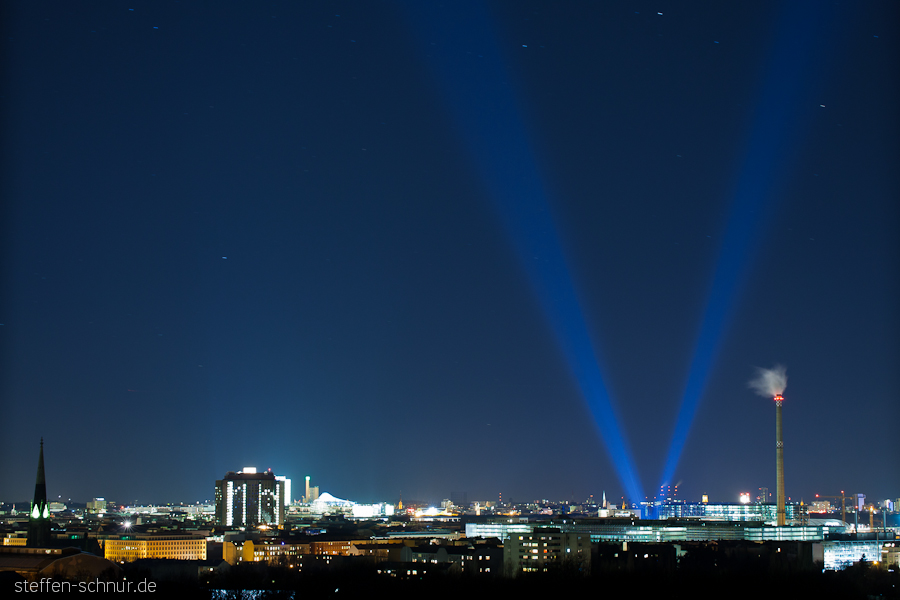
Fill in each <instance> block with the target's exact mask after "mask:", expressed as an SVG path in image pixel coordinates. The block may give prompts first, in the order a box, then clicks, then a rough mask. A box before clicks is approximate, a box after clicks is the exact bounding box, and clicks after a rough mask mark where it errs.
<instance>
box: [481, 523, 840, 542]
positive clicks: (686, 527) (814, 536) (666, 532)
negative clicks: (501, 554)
mask: <svg viewBox="0 0 900 600" xmlns="http://www.w3.org/2000/svg"><path fill="white" fill-rule="evenodd" d="M546 528H551V529H552V530H553V531H560V532H562V533H581V534H586V535H588V536H590V541H591V542H623V541H624V542H678V541H695V542H708V541H714V540H747V541H752V542H763V541H819V540H823V539H825V537H826V536H827V535H828V534H829V533H833V532H843V531H844V526H843V525H837V526H830V525H809V526H786V527H770V526H766V525H762V524H760V523H759V522H740V521H700V520H697V519H683V520H675V519H673V520H669V521H646V520H640V519H585V520H583V521H572V520H566V521H564V522H562V523H557V522H551V523H505V522H493V523H466V537H470V538H476V537H481V538H488V537H496V538H499V539H500V540H501V541H503V542H504V543H506V541H507V540H509V539H512V538H514V537H517V536H520V535H523V533H524V534H536V533H537V532H538V531H540V530H542V529H546Z"/></svg>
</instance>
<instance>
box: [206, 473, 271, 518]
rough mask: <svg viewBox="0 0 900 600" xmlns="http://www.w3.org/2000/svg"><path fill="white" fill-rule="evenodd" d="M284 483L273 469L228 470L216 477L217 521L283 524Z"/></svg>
mask: <svg viewBox="0 0 900 600" xmlns="http://www.w3.org/2000/svg"><path fill="white" fill-rule="evenodd" d="M285 483H286V482H284V481H279V480H278V479H276V477H275V474H274V473H272V472H271V471H266V472H264V473H257V472H256V469H255V468H251V467H245V468H244V470H243V471H240V472H238V473H234V472H232V471H229V472H228V473H226V474H225V478H224V479H220V480H218V481H216V522H217V523H218V524H219V525H225V526H226V527H247V526H255V525H276V526H280V525H283V524H284V507H285Z"/></svg>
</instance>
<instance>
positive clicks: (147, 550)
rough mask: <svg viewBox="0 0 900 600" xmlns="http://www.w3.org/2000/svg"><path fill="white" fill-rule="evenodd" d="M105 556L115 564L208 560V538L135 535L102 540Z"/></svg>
mask: <svg viewBox="0 0 900 600" xmlns="http://www.w3.org/2000/svg"><path fill="white" fill-rule="evenodd" d="M102 544H103V556H104V558H106V559H107V560H111V561H115V562H131V561H135V560H138V559H141V558H170V559H178V560H206V538H202V537H185V536H179V535H152V534H146V535H144V534H135V535H123V536H120V537H119V539H106V540H102Z"/></svg>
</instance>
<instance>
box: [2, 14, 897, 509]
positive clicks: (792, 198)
mask: <svg viewBox="0 0 900 600" xmlns="http://www.w3.org/2000/svg"><path fill="white" fill-rule="evenodd" d="M488 7H489V15H490V21H489V23H490V24H491V29H490V32H491V33H492V34H493V36H494V38H493V40H492V42H493V44H495V47H496V52H497V55H496V56H494V57H492V58H493V59H494V60H497V61H498V63H499V64H501V65H502V66H503V68H504V69H505V77H506V79H505V80H504V81H489V82H487V84H484V83H482V82H475V83H472V84H471V85H470V86H468V87H463V88H462V89H459V86H457V88H456V89H454V90H453V93H448V90H447V79H446V77H445V74H444V72H442V70H441V69H440V68H439V65H438V63H439V62H440V56H442V54H441V53H443V55H444V56H459V57H471V56H477V55H478V53H479V52H483V49H482V48H483V47H486V46H484V44H482V43H481V42H482V41H483V40H479V39H476V38H475V37H474V34H473V33H472V32H471V31H469V30H467V29H466V26H465V23H467V22H469V21H470V17H469V16H468V15H466V14H465V13H464V12H460V13H457V14H455V15H454V16H455V18H456V19H458V20H459V21H460V23H462V25H460V26H459V30H458V35H457V34H456V30H455V29H454V30H451V31H450V32H449V34H448V31H446V30H445V31H438V30H432V29H430V26H429V25H428V23H427V22H425V21H422V20H421V19H420V18H419V16H417V15H416V14H412V13H413V12H414V11H410V10H408V7H404V5H403V4H400V3H372V2H304V3H294V2H270V3H266V4H264V5H261V4H257V3H250V4H247V3H237V2H225V3H217V4H215V5H212V4H200V3H195V2H187V1H181V2H166V3H136V4H119V5H115V4H113V3H87V4H83V5H80V6H78V7H73V6H72V5H71V4H68V3H62V2H47V3H17V5H16V6H11V7H7V8H6V9H5V11H6V12H5V14H4V15H3V18H2V19H0V29H2V33H3V37H2V39H3V60H4V64H3V73H4V76H3V80H2V83H3V97H2V114H3V123H2V131H3V136H2V142H3V147H2V149H3V159H2V174H0V175H2V195H3V200H4V201H3V208H2V211H3V212H2V215H0V216H2V224H3V225H2V226H3V229H2V244H3V245H2V260H3V262H2V280H0V281H2V294H0V323H2V324H3V325H2V326H0V340H2V346H0V350H2V357H0V360H2V363H0V366H2V376H0V393H2V396H0V402H2V405H0V410H2V413H0V414H2V421H0V453H2V461H0V500H2V501H12V500H25V499H27V498H28V497H29V494H30V492H31V490H32V486H33V481H34V472H35V467H36V461H37V450H38V441H39V439H40V437H41V436H44V438H45V444H46V467H47V487H48V493H50V494H51V495H53V496H57V495H61V496H63V497H64V498H69V497H71V498H72V499H73V500H78V501H84V500H87V499H90V498H91V497H94V496H105V497H107V498H110V499H115V500H117V501H120V502H132V501H135V500H137V501H142V502H159V501H197V500H203V499H209V498H211V496H212V490H213V483H214V481H215V479H216V478H220V477H221V476H222V475H224V473H225V472H226V471H228V470H237V469H239V468H241V467H243V466H245V465H253V466H257V467H259V468H268V467H271V468H273V469H274V470H275V471H276V473H279V474H285V475H288V476H290V477H293V478H294V480H295V481H296V482H298V484H299V482H300V481H301V480H302V478H303V476H305V475H311V476H312V478H313V480H314V482H315V483H318V484H319V485H320V486H321V487H322V489H323V491H324V490H327V491H329V492H331V493H333V494H335V495H337V496H341V497H350V498H353V499H358V500H366V501H368V500H372V501H374V500H392V501H395V500H396V499H397V497H398V495H399V493H400V491H401V490H402V493H403V497H404V499H421V500H432V501H439V500H440V499H441V498H444V497H448V496H449V494H450V492H452V491H467V492H468V494H469V498H470V499H472V500H475V499H490V500H493V499H496V498H497V495H498V494H499V493H502V494H503V497H504V498H505V499H506V498H514V499H532V498H539V497H545V498H559V499H570V498H574V499H577V500H580V499H582V498H583V497H585V496H586V495H588V494H595V495H599V494H600V493H602V491H604V490H606V491H607V494H608V495H610V496H613V497H616V496H617V495H621V494H622V493H624V488H623V486H622V484H621V483H620V481H619V480H618V479H617V475H616V470H615V469H614V467H613V464H612V462H611V460H610V458H609V455H608V453H607V450H606V446H605V445H604V443H603V441H602V440H601V439H600V438H599V436H598V433H597V431H598V430H597V427H596V426H595V425H594V423H593V417H592V414H591V413H590V411H589V410H588V409H587V407H586V405H585V401H584V399H583V397H582V394H581V390H580V389H579V387H578V384H577V382H576V381H575V379H574V378H573V377H572V374H571V371H570V368H569V365H568V364H567V358H566V355H565V353H564V352H563V351H562V350H561V349H560V346H559V343H558V339H557V337H556V335H555V333H554V331H553V327H552V326H551V324H550V321H549V320H548V318H547V316H546V314H545V308H544V305H542V304H541V302H540V301H539V299H538V297H537V296H536V294H535V292H534V288H533V286H532V285H530V283H529V276H528V266H527V264H523V261H522V259H521V257H520V256H519V255H518V254H517V252H516V250H515V244H514V243H513V240H511V239H510V234H509V232H508V231H507V230H505V228H504V225H503V223H504V216H503V215H501V214H498V209H497V204H496V202H495V199H494V198H492V197H491V196H492V192H491V189H492V188H491V185H490V183H489V182H487V181H486V179H488V178H489V177H490V174H489V173H487V174H486V173H485V169H484V166H485V165H484V162H483V160H482V159H480V158H478V157H479V147H478V144H479V141H478V140H477V139H474V140H473V138H472V137H471V136H469V135H467V134H466V133H465V132H464V131H463V129H464V127H463V126H462V125H461V123H460V121H459V117H458V111H457V108H458V106H457V104H458V103H459V102H460V101H461V100H460V99H461V98H462V99H463V100H464V99H465V98H469V100H471V99H472V98H475V100H474V101H472V102H471V105H472V106H479V105H480V103H481V98H482V94H483V95H484V106H485V107H486V109H485V110H487V109H488V108H489V107H492V106H493V107H494V108H492V109H491V110H495V109H496V98H494V97H488V96H489V95H490V94H492V93H493V92H492V91H491V90H493V89H499V88H504V89H506V90H508V92H509V94H510V95H511V97H514V98H515V102H516V103H517V105H516V107H514V108H515V110H517V111H519V114H521V115H522V119H521V123H522V131H521V135H523V136H525V138H527V139H528V140H529V143H530V150H531V152H532V154H533V156H534V157H535V162H536V165H537V169H539V170H540V175H541V177H542V179H543V181H544V184H545V194H546V200H547V205H548V207H549V211H550V213H551V214H552V219H553V222H554V226H555V229H556V231H557V232H558V233H559V237H560V242H561V244H562V247H563V249H564V252H565V256H566V258H567V263H568V268H569V270H570V273H571V276H572V280H573V282H574V286H575V289H576V292H577V295H578V299H579V301H580V305H581V308H582V310H583V313H584V320H585V322H586V327H587V329H588V334H589V336H590V339H591V340H592V341H593V343H594V346H595V349H596V350H597V354H598V357H599V363H600V365H599V367H600V371H601V372H602V373H603V375H604V381H605V384H606V387H607V388H608V389H609V392H610V396H611V399H612V402H613V404H614V405H615V407H616V410H617V412H618V414H619V417H620V419H619V427H620V429H621V430H622V432H623V435H624V436H625V437H626V438H627V440H628V443H629V445H630V447H631V449H632V452H633V455H634V462H635V464H636V467H637V471H638V474H639V477H640V480H641V481H642V484H643V488H644V489H645V490H646V491H647V492H648V493H649V492H651V491H652V490H653V489H654V487H655V486H657V485H658V484H659V479H660V477H661V473H662V469H663V464H664V462H665V459H666V454H667V452H668V449H669V443H670V439H671V437H672V431H673V427H674V423H675V420H676V416H677V414H678V410H679V406H680V403H681V396H682V394H683V392H684V387H685V383H686V381H687V374H688V370H689V368H690V365H691V362H692V358H693V353H694V350H695V345H696V342H697V336H698V333H699V331H700V326H701V322H702V320H703V316H704V311H705V309H706V305H707V301H708V296H709V291H710V289H711V286H712V281H713V274H714V271H715V269H716V265H717V264H719V261H720V255H721V250H722V248H723V247H725V245H726V240H724V237H725V236H726V232H727V227H728V220H729V216H730V215H731V213H732V209H733V203H734V198H735V196H736V194H737V193H738V192H739V190H738V189H736V188H738V187H739V185H740V183H739V182H740V181H741V176H742V174H745V173H746V172H747V171H746V169H747V163H748V161H749V160H751V158H748V157H749V156H750V155H751V154H752V152H751V151H750V150H748V148H749V145H750V140H751V139H752V133H753V132H754V131H755V130H756V129H755V128H758V127H760V126H761V125H760V119H761V117H760V115H761V114H764V111H763V102H764V98H765V97H766V94H767V93H768V94H770V97H776V98H779V97H780V96H779V94H778V90H777V89H776V91H775V93H774V96H771V95H772V94H773V92H772V89H771V88H768V89H767V88H766V86H767V82H768V81H770V80H771V78H770V75H771V72H772V69H773V65H778V64H780V62H781V58H780V55H779V54H778V53H779V52H794V51H798V52H799V51H805V52H806V53H807V55H808V59H807V61H808V62H807V66H806V67H804V71H803V73H804V77H803V80H802V81H801V82H800V83H799V84H798V86H797V89H798V90H799V91H798V92H797V93H796V94H795V95H793V96H791V95H789V94H785V98H784V102H785V103H787V104H786V105H785V107H786V110H788V111H789V112H790V114H791V115H792V121H791V125H790V127H787V128H781V129H779V131H776V132H773V133H772V134H771V135H768V134H767V137H766V139H767V140H768V139H771V142H770V143H771V150H772V152H771V154H772V156H775V157H779V158H778V159H777V161H774V162H775V163H776V166H777V168H778V173H779V176H778V177H776V178H775V181H774V182H773V183H772V184H771V185H769V186H768V187H767V188H766V189H767V190H768V192H767V201H766V203H764V206H765V207H766V208H765V210H764V211H763V212H762V213H761V214H762V216H761V217H760V224H759V227H758V229H757V230H755V232H754V235H753V242H752V243H750V244H749V247H748V248H747V252H746V259H745V260H744V261H743V263H741V264H742V265H743V266H741V268H740V269H739V272H738V274H737V278H736V280H737V281H738V285H737V291H736V292H735V294H734V298H733V301H732V302H730V303H729V305H728V310H727V312H728V314H729V315H730V316H729V318H728V319H726V324H725V326H724V327H723V328H722V333H721V343H720V345H719V347H718V349H717V351H716V353H715V355H714V357H713V361H712V367H711V369H710V371H709V375H708V380H707V385H706V388H705V393H704V394H703V395H702V398H701V401H700V404H699V408H698V412H697V415H696V418H695V419H694V421H693V426H692V428H691V429H690V433H689V436H688V439H687V443H686V446H685V449H684V453H683V454H682V456H681V460H680V462H679V466H678V468H677V469H676V475H675V480H676V481H679V482H680V486H679V490H680V492H681V494H680V495H681V496H682V497H685V498H687V499H691V500H694V499H698V498H699V495H700V494H702V493H708V494H710V495H711V497H712V498H713V499H714V500H719V501H734V500H736V498H737V494H738V493H739V492H741V491H755V490H756V488H758V487H760V486H769V487H771V488H773V489H774V485H775V481H774V479H775V477H774V472H775V469H774V458H775V456H774V455H775V452H774V409H773V407H772V402H771V401H770V400H767V399H764V398H760V397H758V396H755V395H754V394H753V392H752V391H750V390H749V389H747V385H746V382H747V380H748V379H749V378H750V377H751V376H752V374H753V369H754V367H756V366H771V365H773V364H775V363H782V364H784V365H786V366H787V369H788V377H789V385H788V388H787V391H786V393H785V398H786V400H785V408H784V418H785V425H784V429H785V448H786V449H785V461H786V467H785V470H786V484H787V485H786V487H787V494H788V495H789V496H791V497H794V498H799V497H803V498H805V499H809V498H811V497H812V495H813V494H815V493H817V492H818V493H823V494H836V493H838V491H839V490H842V489H843V490H845V491H847V492H851V493H856V492H861V493H866V494H867V495H868V496H869V497H870V498H878V499H881V498H885V497H888V496H890V497H894V498H895V497H897V496H898V495H900V490H898V488H897V485H896V484H897V482H898V481H900V466H898V462H897V461H896V459H893V458H891V457H892V456H893V453H892V450H893V448H894V445H895V440H896V431H897V427H898V425H900V408H898V407H900V403H898V397H900V394H898V393H900V377H898V371H897V365H898V364H900V322H898V310H897V306H898V305H900V278H898V275H900V268H898V267H900V265H898V258H900V244H898V235H900V227H898V226H900V215H898V202H897V200H898V194H897V189H898V174H897V164H898V158H900V157H898V139H900V138H898V133H900V131H898V129H900V128H898V121H897V116H898V115H897V110H896V107H897V106H898V105H900V94H898V85H897V75H896V74H897V72H898V68H900V64H898V62H900V61H898V60H897V58H896V57H897V56H900V52H898V50H900V49H898V47H897V46H898V44H897V33H898V32H897V23H898V22H900V19H898V17H900V15H898V7H897V6H896V5H895V4H894V3H892V2H868V3H864V4H861V5H860V4H857V3H838V4H835V5H834V6H831V7H828V9H827V13H823V14H822V15H816V14H811V15H810V20H809V23H807V24H805V25H804V26H803V31H798V32H797V39H798V40H803V42H802V43H803V47H802V48H797V47H796V45H795V46H791V44H790V43H788V44H787V46H785V45H784V42H785V39H786V38H785V32H784V31H783V29H779V27H778V23H782V22H784V21H783V15H782V14H781V13H780V11H779V5H778V3H774V2H762V3H760V2H752V3H751V2H742V3H739V4H737V5H735V4H734V3H731V4H726V5H723V4H716V3H708V4H707V5H703V4H696V3H695V4H692V5H690V6H683V5H681V3H674V2H661V3H658V4H656V5H653V4H647V3H643V2H637V3H630V2H605V3H566V4H564V5H562V6H560V3H558V2H547V1H545V0H540V1H538V0H534V1H530V2H521V1H515V2H512V1H510V2H497V3H489V4H488ZM132 8H133V10H130V9H132ZM444 10H458V11H465V10H467V9H466V8H465V7H464V6H463V5H460V6H459V7H445V8H444ZM658 13H662V14H658ZM473 22H474V21H473ZM429 40H434V41H429ZM787 40H788V42H790V32H788V34H787ZM784 48H787V50H784ZM473 60H474V59H473ZM482 85H485V86H486V87H485V88H484V89H481V88H480V87H479V86H482ZM467 95H468V96H467ZM492 103H493V104H492ZM512 108H513V107H511V109H512ZM455 111H457V112H455ZM482 116H483V117H484V118H486V119H491V118H492V117H491V115H490V114H489V113H488V114H486V115H482ZM767 143H768V142H767ZM757 157H758V155H757ZM523 167H524V165H523ZM511 168H512V170H513V171H514V170H515V169H516V168H520V167H519V166H517V165H512V167H511ZM511 184H512V182H511Z"/></svg>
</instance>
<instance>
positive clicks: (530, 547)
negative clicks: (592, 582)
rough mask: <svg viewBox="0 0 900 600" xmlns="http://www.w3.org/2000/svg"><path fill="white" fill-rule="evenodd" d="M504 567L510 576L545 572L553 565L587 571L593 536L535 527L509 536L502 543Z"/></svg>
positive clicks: (589, 566) (553, 566) (588, 571)
mask: <svg viewBox="0 0 900 600" xmlns="http://www.w3.org/2000/svg"><path fill="white" fill-rule="evenodd" d="M503 566H504V569H505V571H506V574H507V575H508V576H511V577H515V576H516V574H518V573H520V572H525V573H529V572H537V573H542V572H546V571H548V570H550V569H553V568H571V569H573V570H577V571H580V572H582V573H584V574H588V573H590V570H591V536H590V535H589V534H587V533H576V532H562V531H560V530H559V529H553V528H535V529H534V531H532V532H531V533H518V534H513V535H510V536H509V537H508V538H507V539H506V540H505V541H504V542H503Z"/></svg>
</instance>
